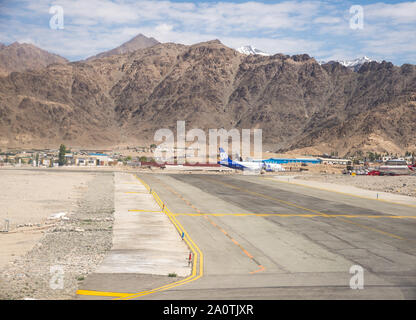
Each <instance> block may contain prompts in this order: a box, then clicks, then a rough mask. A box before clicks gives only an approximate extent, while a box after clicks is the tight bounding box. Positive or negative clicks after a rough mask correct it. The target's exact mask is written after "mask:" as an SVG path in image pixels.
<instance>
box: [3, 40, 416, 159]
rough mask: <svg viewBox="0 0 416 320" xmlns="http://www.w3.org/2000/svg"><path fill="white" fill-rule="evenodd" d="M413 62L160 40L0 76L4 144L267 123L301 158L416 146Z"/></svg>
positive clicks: (147, 136)
mask: <svg viewBox="0 0 416 320" xmlns="http://www.w3.org/2000/svg"><path fill="white" fill-rule="evenodd" d="M415 111H416V67H415V66H414V65H409V64H406V65H403V66H401V67H396V66H393V65H392V64H391V63H388V62H382V63H378V62H370V63H365V64H364V65H363V66H362V67H361V68H360V70H359V71H358V72H354V71H352V70H350V69H348V68H346V67H344V66H342V65H341V64H339V63H334V64H329V63H328V64H323V65H320V64H319V63H318V62H317V61H316V60H315V59H313V58H311V57H309V56H308V55H306V54H303V55H294V56H288V55H283V54H276V55H273V56H262V55H245V54H241V53H239V52H237V51H236V50H233V49H231V48H228V47H226V46H224V45H223V44H221V43H220V42H219V41H218V40H214V41H209V42H204V43H199V44H195V45H192V46H185V45H180V44H173V43H164V44H157V45H154V46H152V47H148V48H145V49H140V50H136V51H134V52H131V53H125V54H119V55H112V56H109V57H105V58H102V59H94V60H89V61H82V62H74V63H68V64H60V65H58V64H54V65H50V66H48V67H46V68H43V69H41V70H38V71H33V70H32V71H24V72H21V73H12V74H10V75H9V76H8V77H4V78H0V145H5V146H32V147H33V146H41V147H45V146H51V147H56V146H57V145H59V143H65V144H67V145H69V146H72V147H76V146H83V147H112V146H115V145H120V144H126V143H127V144H130V145H131V144H139V143H153V138H154V133H155V131H156V130H157V129H160V128H171V129H174V128H176V121H177V120H185V121H186V128H187V130H190V129H192V128H201V129H204V130H207V129H210V128H225V129H231V128H240V129H242V128H261V129H262V130H263V142H264V148H265V149H268V150H275V151H277V150H279V151H288V150H292V151H293V150H295V151H296V152H299V153H301V154H302V153H315V152H316V153H320V152H326V153H330V152H331V151H338V153H339V154H340V155H344V154H346V153H353V152H355V151H357V150H363V151H366V150H372V151H378V152H380V151H389V152H397V150H399V149H406V150H416V127H415V126H414V123H415V121H416V112H415Z"/></svg>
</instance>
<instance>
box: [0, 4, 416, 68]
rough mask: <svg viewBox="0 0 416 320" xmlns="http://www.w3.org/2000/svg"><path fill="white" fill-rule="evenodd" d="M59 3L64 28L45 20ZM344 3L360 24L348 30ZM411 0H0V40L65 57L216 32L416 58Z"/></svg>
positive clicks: (237, 43) (276, 44)
mask: <svg viewBox="0 0 416 320" xmlns="http://www.w3.org/2000/svg"><path fill="white" fill-rule="evenodd" d="M54 5H58V6H61V7H62V8H63V13H64V29H58V30H54V29H51V28H50V26H49V21H50V19H51V17H52V15H53V14H50V13H49V9H50V7H52V6H54ZM352 5H360V6H362V9H363V13H364V17H363V22H364V25H363V28H362V29H353V28H351V27H350V20H351V18H352V16H353V14H351V13H350V7H351V6H352ZM415 30H416V2H405V1H388V0H384V1H361V2H360V1H337V0H333V1H329V0H320V1H314V0H298V1H243V0H222V1H212V0H205V1H186V0H166V1H156V0H152V1H130V0H114V1H111V0H89V1H85V0H56V1H54V0H53V1H50V0H49V1H46V0H38V1H28V0H17V1H7V0H0V42H2V43H5V44H10V43H12V42H14V41H19V42H28V43H33V44H35V45H36V46H39V47H41V48H43V49H46V50H48V51H50V52H54V53H57V54H60V55H62V56H64V57H66V58H68V59H70V60H72V61H74V60H80V59H84V58H86V57H89V56H91V55H94V54H97V53H99V52H102V51H105V50H108V49H112V48H114V47H116V46H118V45H120V44H121V43H123V42H125V41H128V40H129V39H130V38H132V37H134V36H135V35H136V34H138V33H142V34H144V35H146V36H152V37H154V38H156V39H157V40H159V41H161V42H177V43H183V44H194V43H197V42H202V41H207V40H212V39H219V40H220V41H221V42H222V43H224V44H225V45H227V46H229V47H232V48H238V47H241V46H243V45H248V44H250V45H253V46H255V47H257V48H259V49H261V50H263V51H266V52H268V53H272V54H274V53H284V54H298V53H308V54H309V55H311V56H313V57H315V58H316V59H317V60H331V59H351V58H356V57H361V56H364V55H366V56H369V57H370V58H373V59H376V60H388V61H392V62H393V63H394V64H396V65H401V64H403V63H413V64H416V32H415Z"/></svg>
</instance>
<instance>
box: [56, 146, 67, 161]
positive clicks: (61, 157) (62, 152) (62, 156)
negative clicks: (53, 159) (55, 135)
mask: <svg viewBox="0 0 416 320" xmlns="http://www.w3.org/2000/svg"><path fill="white" fill-rule="evenodd" d="M65 153H66V147H65V145H63V144H61V146H60V147H59V159H58V162H59V165H60V166H63V165H65V164H66V158H65Z"/></svg>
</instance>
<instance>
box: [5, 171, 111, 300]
mask: <svg viewBox="0 0 416 320" xmlns="http://www.w3.org/2000/svg"><path fill="white" fill-rule="evenodd" d="M77 207H78V208H77V210H75V212H74V213H72V214H71V215H70V216H69V220H61V221H59V222H58V223H57V224H56V225H55V226H53V227H51V228H50V229H48V230H46V231H45V234H44V236H43V237H42V239H41V241H39V242H38V243H37V244H36V245H35V247H34V248H33V249H32V250H30V251H29V252H27V253H26V254H25V255H24V256H23V257H21V258H18V259H17V260H15V261H14V262H13V263H11V264H9V265H8V266H7V267H6V268H4V269H3V270H2V271H1V272H0V300H3V299H72V298H74V297H75V292H76V290H77V287H78V284H79V283H80V282H81V281H83V279H84V278H85V277H86V275H87V274H88V273H90V272H92V271H94V269H95V268H96V267H97V266H98V265H99V264H100V263H101V261H102V260H103V258H104V256H105V254H106V252H107V251H108V250H110V249H111V246H112V226H113V220H114V217H113V213H114V175H113V173H97V174H96V175H95V176H94V177H93V179H92V180H90V181H89V183H88V188H87V189H86V191H85V193H84V194H83V195H82V197H81V198H80V200H78V203H77Z"/></svg>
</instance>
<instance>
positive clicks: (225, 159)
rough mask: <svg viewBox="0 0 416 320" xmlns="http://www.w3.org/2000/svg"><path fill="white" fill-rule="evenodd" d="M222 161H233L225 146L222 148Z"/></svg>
mask: <svg viewBox="0 0 416 320" xmlns="http://www.w3.org/2000/svg"><path fill="white" fill-rule="evenodd" d="M220 161H231V159H230V157H229V156H228V154H227V153H226V152H225V151H224V149H223V148H220Z"/></svg>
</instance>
